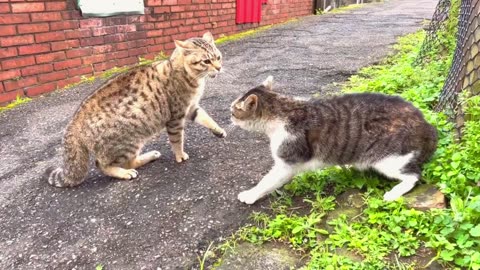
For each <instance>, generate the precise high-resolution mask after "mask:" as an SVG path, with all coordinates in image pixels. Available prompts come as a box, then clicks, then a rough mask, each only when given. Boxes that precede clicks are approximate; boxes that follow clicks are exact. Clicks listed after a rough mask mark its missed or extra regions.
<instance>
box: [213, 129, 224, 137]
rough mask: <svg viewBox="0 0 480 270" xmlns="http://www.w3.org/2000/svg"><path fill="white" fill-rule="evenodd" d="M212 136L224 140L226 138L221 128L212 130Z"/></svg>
mask: <svg viewBox="0 0 480 270" xmlns="http://www.w3.org/2000/svg"><path fill="white" fill-rule="evenodd" d="M212 133H213V135H215V136H217V137H218V138H225V137H227V132H225V130H223V128H217V129H212Z"/></svg>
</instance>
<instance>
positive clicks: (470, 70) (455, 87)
mask: <svg viewBox="0 0 480 270" xmlns="http://www.w3.org/2000/svg"><path fill="white" fill-rule="evenodd" d="M479 15H480V0H462V2H461V8H460V17H459V22H458V32H457V46H456V49H455V54H454V57H453V61H452V66H451V68H450V71H449V73H448V76H447V79H446V80H445V84H444V86H443V89H442V93H441V94H440V98H439V102H438V104H437V107H436V109H437V110H447V111H451V112H453V113H454V114H455V117H456V120H457V127H459V125H462V123H460V122H462V121H463V119H459V118H463V116H462V114H463V113H462V110H461V107H460V106H459V105H460V104H459V97H460V95H461V94H462V95H463V94H464V95H466V96H473V95H478V94H479V93H480V80H479V79H480V54H479V49H480V46H479V42H480V17H479ZM459 121H460V122H459Z"/></svg>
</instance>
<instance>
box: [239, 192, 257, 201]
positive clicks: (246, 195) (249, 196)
mask: <svg viewBox="0 0 480 270" xmlns="http://www.w3.org/2000/svg"><path fill="white" fill-rule="evenodd" d="M237 198H238V200H239V201H241V202H243V203H246V204H253V203H255V202H256V201H257V200H258V199H259V198H258V195H257V193H256V192H254V191H251V190H247V191H242V192H240V193H239V194H238V197H237Z"/></svg>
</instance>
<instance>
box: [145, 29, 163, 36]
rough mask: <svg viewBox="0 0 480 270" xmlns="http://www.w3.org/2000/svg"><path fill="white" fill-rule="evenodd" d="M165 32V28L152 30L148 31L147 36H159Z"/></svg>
mask: <svg viewBox="0 0 480 270" xmlns="http://www.w3.org/2000/svg"><path fill="white" fill-rule="evenodd" d="M162 34H163V30H162V29H160V30H150V31H148V32H147V37H158V36H161V35H162Z"/></svg>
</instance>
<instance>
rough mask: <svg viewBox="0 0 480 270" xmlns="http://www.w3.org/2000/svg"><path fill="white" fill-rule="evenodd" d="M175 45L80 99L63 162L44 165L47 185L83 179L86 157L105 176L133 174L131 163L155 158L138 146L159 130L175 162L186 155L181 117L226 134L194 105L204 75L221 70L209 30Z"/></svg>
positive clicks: (67, 184)
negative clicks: (158, 58)
mask: <svg viewBox="0 0 480 270" xmlns="http://www.w3.org/2000/svg"><path fill="white" fill-rule="evenodd" d="M175 44H176V49H175V51H174V52H173V53H172V56H171V57H170V59H169V60H166V61H163V62H157V63H154V64H152V65H148V66H140V67H137V68H134V69H132V70H130V71H129V72H127V73H125V74H122V75H119V76H117V77H115V78H113V79H111V80H110V81H108V82H106V83H105V84H104V85H102V86H101V87H100V88H99V89H97V90H96V91H95V92H94V93H93V94H92V95H90V96H89V97H87V98H86V99H85V100H84V101H83V102H82V104H81V105H80V107H79V109H78V110H77V112H76V113H75V115H74V116H73V119H72V120H71V122H70V123H69V125H68V127H67V129H66V132H65V137H64V142H63V145H64V154H63V165H62V167H60V168H49V169H48V170H47V176H48V183H49V184H51V185H53V186H56V187H72V186H76V185H79V184H80V183H82V182H83V181H84V178H85V176H86V174H87V172H88V162H89V157H90V156H94V158H95V160H96V165H97V167H98V168H99V169H100V170H101V171H102V172H103V173H104V174H106V175H109V176H112V177H114V178H118V179H125V180H129V179H133V178H136V177H137V176H138V172H137V171H136V170H135V169H136V168H138V167H140V166H143V165H144V164H146V163H148V162H151V161H153V160H155V159H158V158H159V157H160V153H159V152H158V151H151V152H148V153H145V154H141V150H142V148H143V145H144V144H145V143H147V142H148V141H149V140H150V139H151V138H152V137H154V136H156V135H158V134H159V133H160V131H161V130H163V129H166V131H167V133H168V138H169V140H170V143H171V145H172V150H173V152H174V154H175V159H176V161H177V162H182V161H184V160H187V159H188V155H187V154H186V153H185V152H184V150H183V142H184V126H185V120H186V119H192V120H194V121H195V122H197V123H200V124H201V125H204V126H206V127H207V128H209V129H210V130H212V132H213V133H214V134H215V135H217V136H218V134H219V133H220V134H222V135H223V136H225V135H226V134H225V131H223V129H221V128H220V127H219V126H218V125H217V124H216V123H215V121H213V120H212V119H211V118H210V117H209V116H208V114H207V113H206V112H205V111H204V110H203V109H202V108H200V107H199V105H198V103H199V101H200V98H201V97H202V95H203V91H204V87H205V78H206V77H207V76H211V77H214V76H216V75H217V74H218V73H219V72H220V69H221V63H222V62H221V61H222V60H221V53H220V51H219V50H218V49H217V48H216V47H215V44H214V41H213V37H212V35H211V34H210V33H208V32H207V33H205V34H204V35H203V37H202V38H192V39H189V40H186V41H178V40H177V41H175ZM200 119H202V120H200ZM205 119H207V120H206V121H205Z"/></svg>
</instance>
